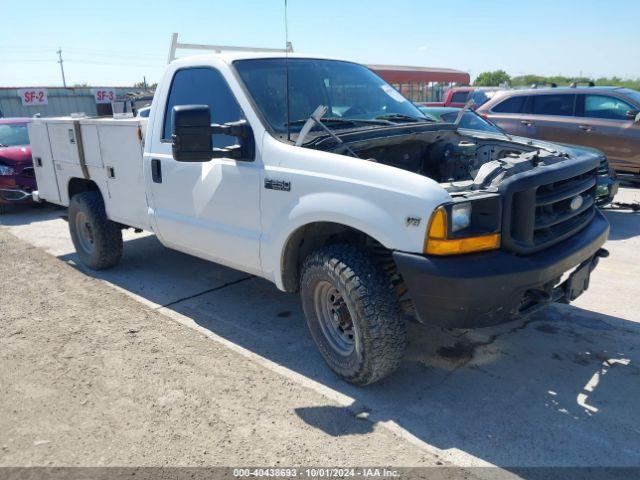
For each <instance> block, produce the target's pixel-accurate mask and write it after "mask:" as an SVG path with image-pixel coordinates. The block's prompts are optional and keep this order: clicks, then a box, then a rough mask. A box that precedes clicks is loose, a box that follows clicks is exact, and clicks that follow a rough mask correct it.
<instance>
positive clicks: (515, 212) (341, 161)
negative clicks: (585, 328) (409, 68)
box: [30, 52, 609, 385]
mask: <svg viewBox="0 0 640 480" xmlns="http://www.w3.org/2000/svg"><path fill="white" fill-rule="evenodd" d="M30 131H32V132H33V136H34V138H35V137H37V138H41V139H47V141H48V144H49V147H47V144H45V142H44V141H41V142H38V145H37V146H34V149H35V150H34V152H37V153H34V155H35V156H37V157H38V158H40V159H41V163H42V166H41V168H36V175H37V176H38V182H39V183H40V177H42V178H43V180H44V183H43V185H47V186H48V188H49V192H50V193H46V194H45V192H39V194H38V195H39V196H40V198H44V199H47V200H50V201H53V202H54V203H59V204H62V205H68V206H69V227H70V233H71V236H72V239H73V241H74V244H75V246H76V250H77V252H78V255H79V257H80V259H81V260H82V261H83V263H85V264H86V265H88V266H89V267H91V268H95V269H100V268H109V267H113V266H114V265H116V264H117V262H118V261H119V259H120V255H121V252H122V248H123V244H122V236H121V230H122V229H123V228H129V227H132V228H137V229H145V230H150V231H153V232H154V233H155V234H156V235H157V236H158V238H159V240H160V241H161V242H162V243H163V244H164V245H166V246H167V247H169V248H173V249H176V250H180V251H183V252H186V253H189V254H192V255H195V256H198V257H201V258H205V259H207V260H211V261H214V262H217V263H220V264H223V265H226V266H229V267H232V268H235V269H238V270H242V271H245V272H248V273H251V274H254V275H257V276H260V277H263V278H265V279H267V280H269V281H272V282H273V283H274V284H275V285H276V286H277V287H278V288H279V289H280V290H283V291H287V292H299V293H300V296H301V301H302V307H303V311H304V314H305V317H306V319H307V323H308V326H309V330H310V332H311V335H312V337H313V339H314V341H315V342H316V344H317V346H318V349H319V350H320V352H321V353H322V355H323V356H324V358H325V360H326V361H327V363H328V365H329V366H330V367H331V368H332V369H333V370H334V371H335V372H336V373H337V374H338V375H339V376H340V377H342V378H344V379H345V380H347V381H350V382H352V383H355V384H359V385H363V384H368V383H372V382H375V381H377V380H379V379H381V378H383V377H384V376H386V375H388V374H389V373H391V372H392V371H393V370H394V369H395V368H396V367H397V366H398V365H399V363H400V360H401V358H402V355H403V352H404V349H405V346H406V342H407V338H406V337H407V334H406V322H407V320H408V319H409V318H414V319H416V320H417V321H419V322H423V323H434V324H438V325H441V326H443V327H447V328H472V327H480V326H487V325H493V324H496V323H500V322H504V321H509V320H511V319H513V318H516V317H519V316H522V315H526V314H528V313H530V312H531V311H534V310H535V309H536V308H539V307H541V306H543V305H545V304H546V303H549V302H553V301H570V300H573V299H574V298H576V297H577V296H578V295H580V294H581V293H583V291H584V290H586V288H587V286H588V281H589V275H590V272H591V271H592V269H593V268H595V265H596V264H597V261H598V259H599V258H600V257H602V256H605V255H606V251H605V250H603V249H602V248H601V247H602V245H603V244H604V242H605V241H606V238H607V234H608V228H609V227H608V224H607V222H606V220H605V219H604V217H603V216H602V215H601V213H600V212H599V211H598V210H597V209H596V207H595V202H594V198H595V197H594V196H595V188H596V171H597V169H598V165H599V157H598V156H596V155H592V154H589V152H587V151H584V150H581V151H579V152H574V151H573V150H571V148H570V147H566V146H559V145H553V144H548V143H542V142H535V141H532V140H528V139H513V138H511V137H509V136H507V135H504V134H502V133H495V134H494V133H490V132H473V131H462V130H459V129H458V128H457V125H456V124H453V123H452V124H446V123H444V124H443V123H435V122H432V121H430V120H429V119H427V118H426V117H424V116H423V115H422V114H421V113H420V111H419V110H418V109H417V108H416V107H415V106H413V105H412V104H411V102H409V101H408V100H406V99H405V98H404V97H403V96H402V95H401V94H400V93H399V92H397V91H396V90H394V89H393V88H392V87H391V86H390V85H388V84H387V83H386V82H384V80H382V79H381V78H380V77H378V76H377V75H376V74H375V73H373V72H372V71H371V70H369V69H368V68H366V67H364V66H362V65H359V64H356V63H353V62H348V61H341V60H334V59H328V58H322V57H313V56H306V55H300V54H273V53H262V54H258V53H251V52H242V53H232V54H228V53H225V54H215V55H202V56H195V57H189V58H184V59H180V60H176V61H174V62H172V63H171V64H170V65H168V67H167V69H166V72H165V74H164V77H163V79H162V81H161V82H160V83H159V85H158V88H157V91H156V93H155V95H154V99H153V103H152V106H151V112H150V115H149V117H148V119H145V118H135V119H68V118H67V119H40V120H35V121H34V124H33V125H32V126H30ZM47 148H49V150H47ZM42 159H44V161H42ZM567 272H569V273H570V275H568V279H565V278H563V274H565V273H567Z"/></svg>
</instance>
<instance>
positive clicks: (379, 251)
mask: <svg viewBox="0 0 640 480" xmlns="http://www.w3.org/2000/svg"><path fill="white" fill-rule="evenodd" d="M337 243H346V244H350V245H361V246H363V247H365V248H370V249H371V250H372V251H373V252H374V253H375V255H376V256H378V255H380V256H385V257H388V258H389V259H391V251H390V250H388V249H387V248H385V247H384V246H383V245H382V244H381V243H380V242H378V241H377V240H376V239H374V238H373V237H370V236H369V235H367V234H366V233H364V232H361V231H360V230H356V229H355V228H352V227H348V226H346V225H342V224H339V223H332V222H316V223H311V224H308V225H304V226H302V227H300V228H299V229H298V230H296V231H295V232H293V233H292V234H291V236H290V237H289V239H288V240H287V243H286V246H285V249H284V254H283V255H282V264H281V270H282V284H283V286H284V289H285V291H287V292H296V291H298V288H299V284H300V269H301V268H302V264H303V263H304V260H305V258H307V256H308V255H309V254H310V253H312V252H314V251H315V250H317V249H319V248H322V247H325V246H327V245H333V244H337ZM391 262H393V259H391Z"/></svg>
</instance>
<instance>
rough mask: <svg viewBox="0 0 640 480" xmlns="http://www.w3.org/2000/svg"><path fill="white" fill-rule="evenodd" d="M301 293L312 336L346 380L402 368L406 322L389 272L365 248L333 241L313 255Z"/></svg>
mask: <svg viewBox="0 0 640 480" xmlns="http://www.w3.org/2000/svg"><path fill="white" fill-rule="evenodd" d="M300 295H301V297H302V307H303V310H304V313H305V316H306V318H307V325H308V326H309V330H310V331H311V336H312V337H313V340H314V341H315V343H316V345H317V347H318V349H319V350H320V353H321V354H322V356H323V357H324V359H325V361H326V362H327V364H328V365H329V367H331V369H332V370H333V371H334V372H336V373H337V374H338V375H339V376H340V377H342V378H343V379H344V380H346V381H348V382H351V383H354V384H356V385H367V384H370V383H374V382H376V381H378V380H380V379H381V378H383V377H385V376H387V375H389V374H390V373H391V372H393V371H394V370H395V369H396V368H397V367H398V365H399V364H400V361H401V360H402V357H403V355H404V351H405V348H406V342H407V331H406V324H405V321H404V318H403V316H402V314H401V311H400V305H399V303H398V299H397V298H396V295H395V293H394V291H393V288H392V286H391V282H390V279H389V277H388V275H386V273H385V272H384V270H383V269H382V268H381V267H380V265H379V264H378V263H377V262H376V261H375V260H374V259H373V258H372V257H371V256H370V255H369V254H367V253H366V251H364V250H362V249H359V248H357V247H354V246H351V245H332V246H329V247H325V248H322V249H320V250H318V251H316V252H315V253H313V254H311V255H310V256H309V257H308V258H307V260H306V261H305V262H304V266H303V269H302V275H301V284H300Z"/></svg>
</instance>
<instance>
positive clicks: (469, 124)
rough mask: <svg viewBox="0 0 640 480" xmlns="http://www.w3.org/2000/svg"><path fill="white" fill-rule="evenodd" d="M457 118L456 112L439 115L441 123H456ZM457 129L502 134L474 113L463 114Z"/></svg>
mask: <svg viewBox="0 0 640 480" xmlns="http://www.w3.org/2000/svg"><path fill="white" fill-rule="evenodd" d="M457 116H458V112H448V113H444V114H442V115H441V117H440V118H442V121H443V122H447V123H454V122H455V121H456V117H457ZM458 128H466V129H467V130H480V131H482V132H491V133H502V134H504V132H503V131H502V130H500V129H499V128H498V127H496V126H495V125H493V124H491V123H489V122H487V121H486V120H485V119H484V118H482V117H481V116H480V115H478V114H477V113H474V112H469V111H467V112H464V114H463V115H462V119H460V123H459V124H458Z"/></svg>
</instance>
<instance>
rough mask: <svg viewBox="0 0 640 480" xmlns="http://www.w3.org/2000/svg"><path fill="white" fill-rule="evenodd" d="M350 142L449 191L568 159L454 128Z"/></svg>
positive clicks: (376, 158)
mask: <svg viewBox="0 0 640 480" xmlns="http://www.w3.org/2000/svg"><path fill="white" fill-rule="evenodd" d="M321 143H323V142H321ZM348 145H349V147H350V149H352V151H353V152H355V153H356V154H357V156H358V157H360V158H362V159H367V160H370V161H375V162H378V163H383V164H385V165H390V166H393V167H396V168H401V169H403V170H408V171H410V172H414V173H418V174H420V175H424V176H426V177H429V178H432V179H433V180H435V181H437V182H438V183H441V184H442V185H443V187H444V188H445V189H446V190H448V191H449V192H451V193H453V192H460V191H469V190H483V189H487V188H489V187H491V186H495V185H497V184H498V183H500V182H501V181H502V180H503V179H505V178H507V177H509V176H511V175H514V174H516V173H520V172H523V171H526V170H530V169H532V168H535V167H536V166H538V165H540V164H547V165H548V164H552V163H555V162H558V161H561V160H564V159H566V154H565V153H560V152H557V151H554V150H546V149H543V148H541V147H539V146H535V145H533V144H527V143H524V142H518V141H511V140H509V139H507V138H505V139H504V140H502V139H496V138H493V137H488V136H484V135H479V136H478V137H475V136H471V135H463V134H461V133H459V132H457V131H456V130H438V131H428V132H419V133H411V134H408V135H393V136H387V137H384V136H380V137H376V138H370V139H367V140H356V141H354V142H349V144H348ZM333 147H334V148H330V149H329V150H332V151H335V152H336V153H342V152H341V151H340V150H341V149H343V148H344V147H343V145H342V144H341V145H337V146H336V145H335V144H334V145H333ZM316 148H317V147H316Z"/></svg>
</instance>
